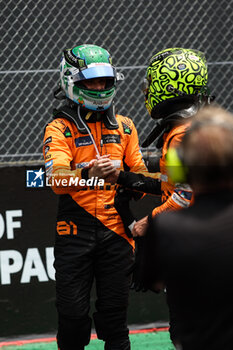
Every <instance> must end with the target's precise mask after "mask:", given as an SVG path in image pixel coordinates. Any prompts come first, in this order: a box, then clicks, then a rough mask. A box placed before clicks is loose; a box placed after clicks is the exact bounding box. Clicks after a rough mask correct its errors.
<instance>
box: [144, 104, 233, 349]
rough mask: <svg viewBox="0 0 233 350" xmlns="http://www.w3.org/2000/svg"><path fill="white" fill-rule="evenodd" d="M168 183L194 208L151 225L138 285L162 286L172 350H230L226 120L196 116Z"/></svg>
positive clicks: (218, 111) (232, 136) (231, 238)
mask: <svg viewBox="0 0 233 350" xmlns="http://www.w3.org/2000/svg"><path fill="white" fill-rule="evenodd" d="M167 169H168V174H169V178H170V180H171V181H172V182H174V183H176V182H180V183H182V182H185V183H187V182H188V183H189V184H190V185H191V187H192V189H193V192H194V196H195V201H194V204H193V205H192V206H190V207H189V208H185V209H183V210H181V211H176V212H167V213H162V214H161V215H158V216H156V217H155V218H153V219H152V218H150V220H149V227H148V230H147V233H146V235H145V236H144V237H142V238H141V239H143V240H144V258H143V260H142V261H144V262H143V263H142V261H141V263H142V265H143V267H142V269H141V276H140V279H141V283H142V284H143V285H144V286H145V287H146V288H150V289H152V290H155V289H156V288H157V285H158V282H162V283H163V284H164V285H165V286H166V288H167V289H168V291H169V293H168V299H169V300H168V302H169V305H170V304H171V305H172V307H173V311H174V313H175V315H176V329H177V330H178V334H179V339H178V342H177V343H176V346H177V349H182V350H196V349H198V350H206V349H211V350H219V349H224V350H231V349H232V344H233V323H232V319H233V305H232V295H233V284H232V277H231V276H232V275H233V260H232V256H233V115H232V114H230V113H229V112H227V111H226V110H224V109H222V108H220V107H206V108H204V109H202V110H200V111H199V113H198V114H197V116H196V117H195V120H194V122H193V124H192V125H191V128H190V130H189V131H188V132H187V133H186V135H185V136H184V138H183V141H182V143H181V144H180V145H179V147H178V148H176V149H170V150H169V152H168V154H167Z"/></svg>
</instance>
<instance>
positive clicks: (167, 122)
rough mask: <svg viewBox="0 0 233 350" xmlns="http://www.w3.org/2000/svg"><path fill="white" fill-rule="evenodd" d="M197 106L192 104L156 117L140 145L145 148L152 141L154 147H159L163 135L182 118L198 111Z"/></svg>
mask: <svg viewBox="0 0 233 350" xmlns="http://www.w3.org/2000/svg"><path fill="white" fill-rule="evenodd" d="M198 108H199V106H198V105H196V104H194V105H193V106H191V107H189V108H185V109H181V110H180V111H176V112H175V113H172V114H170V115H168V116H167V117H165V118H161V119H158V120H157V122H156V125H155V127H154V129H153V130H152V131H151V133H150V134H149V135H148V136H147V138H146V139H145V141H144V142H143V143H142V147H143V148H146V147H148V146H150V145H151V144H152V142H154V143H155V147H156V148H158V149H160V148H161V147H162V146H163V141H164V140H163V135H164V134H165V133H168V132H169V131H170V130H171V129H172V128H173V127H174V125H175V124H176V123H179V122H181V121H182V120H183V119H186V118H190V117H192V116H193V115H194V114H195V113H196V112H197V111H198Z"/></svg>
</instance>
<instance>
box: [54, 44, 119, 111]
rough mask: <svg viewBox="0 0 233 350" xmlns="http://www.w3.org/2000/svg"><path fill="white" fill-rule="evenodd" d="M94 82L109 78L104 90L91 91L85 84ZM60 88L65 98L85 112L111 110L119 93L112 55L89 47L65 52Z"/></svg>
mask: <svg viewBox="0 0 233 350" xmlns="http://www.w3.org/2000/svg"><path fill="white" fill-rule="evenodd" d="M95 78H106V86H105V88H104V89H103V90H93V89H88V88H87V87H85V85H84V84H83V82H84V81H85V80H89V79H95ZM60 88H61V90H63V92H64V93H65V95H66V98H68V99H69V100H71V101H73V102H75V103H77V104H78V105H81V106H82V107H83V108H86V109H90V110H95V111H102V110H106V109H108V108H109V107H110V106H111V103H112V100H113V98H114V96H115V93H116V70H115V67H114V66H113V65H112V59H111V56H110V54H109V52H108V51H107V50H105V49H104V48H102V47H100V46H97V45H89V44H85V45H80V46H76V47H74V48H71V49H66V50H65V51H64V53H63V56H62V59H61V64H60Z"/></svg>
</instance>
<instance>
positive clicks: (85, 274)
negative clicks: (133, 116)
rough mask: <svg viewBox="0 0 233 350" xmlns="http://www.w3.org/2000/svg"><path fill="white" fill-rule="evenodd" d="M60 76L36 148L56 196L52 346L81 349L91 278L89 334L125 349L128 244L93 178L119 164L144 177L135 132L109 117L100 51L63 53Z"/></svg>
mask: <svg viewBox="0 0 233 350" xmlns="http://www.w3.org/2000/svg"><path fill="white" fill-rule="evenodd" d="M60 75H61V76H60V87H59V89H58V90H57V91H56V92H55V97H57V98H58V99H62V98H65V99H66V102H67V104H66V105H65V106H63V107H62V108H60V109H59V110H56V111H55V113H54V120H53V121H52V122H50V123H49V124H48V125H47V126H46V129H45V136H44V146H43V152H44V158H45V169H46V174H47V177H48V179H49V182H50V184H51V186H52V188H53V190H54V192H55V193H57V194H59V195H60V198H59V208H58V215H57V229H56V241H55V250H54V255H55V264H54V266H55V270H56V306H57V311H58V333H57V343H58V348H59V350H71V349H75V350H83V349H84V347H85V346H86V345H87V344H88V343H89V341H90V332H91V318H90V317H89V308H90V291H91V287H92V284H93V281H94V279H95V283H96V293H97V301H96V304H95V306H96V312H95V313H94V315H93V318H94V323H95V328H96V332H97V336H98V338H99V339H102V340H104V341H105V350H129V349H130V342H129V336H128V328H127V323H126V317H127V305H128V293H129V285H130V276H128V275H127V273H126V272H127V271H128V269H129V267H130V266H131V265H132V263H133V249H134V241H133V239H132V238H131V237H128V236H127V235H126V233H125V230H124V225H123V222H122V219H121V217H120V216H119V214H118V213H117V211H116V209H115V207H114V196H115V193H116V186H114V185H113V186H111V184H107V183H103V180H102V181H100V180H101V179H100V177H101V176H102V175H103V176H107V175H109V174H111V172H112V171H113V170H114V169H115V168H119V169H122V170H123V169H124V165H126V166H127V167H128V168H129V169H130V170H131V171H140V172H144V171H146V167H145V165H144V162H143V160H142V156H141V153H140V149H139V145H138V136H137V131H136V129H135V126H134V124H133V122H132V121H131V120H130V119H129V118H127V117H123V116H121V115H116V114H115V109H114V104H113V98H114V95H115V88H116V72H115V68H114V66H113V65H112V60H111V57H110V55H109V53H108V51H107V50H105V49H103V48H101V47H98V46H95V45H81V46H77V47H74V48H72V49H67V50H65V51H64V54H63V57H62V60H61V65H60ZM109 159H111V165H110V166H109ZM112 164H113V165H114V167H113V168H112Z"/></svg>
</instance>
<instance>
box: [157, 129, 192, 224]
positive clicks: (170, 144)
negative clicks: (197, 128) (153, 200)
mask: <svg viewBox="0 0 233 350" xmlns="http://www.w3.org/2000/svg"><path fill="white" fill-rule="evenodd" d="M188 125H189V124H185V125H181V126H178V127H176V128H174V129H173V130H172V131H171V132H170V133H169V134H168V135H167V137H166V139H165V142H164V146H163V150H162V157H161V159H160V170H161V173H162V175H161V191H162V201H164V203H163V204H162V205H160V206H158V207H156V208H155V209H154V210H153V211H152V217H154V216H156V215H157V214H160V213H162V212H164V211H170V210H180V209H183V208H187V207H189V206H190V204H191V203H192V199H193V198H192V197H193V196H192V189H191V188H190V186H189V185H187V184H175V185H174V184H171V183H169V180H168V176H167V171H166V167H165V158H166V154H167V151H168V148H174V147H178V146H179V144H180V143H181V141H182V138H183V137H184V133H185V131H186V129H187V127H188Z"/></svg>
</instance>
